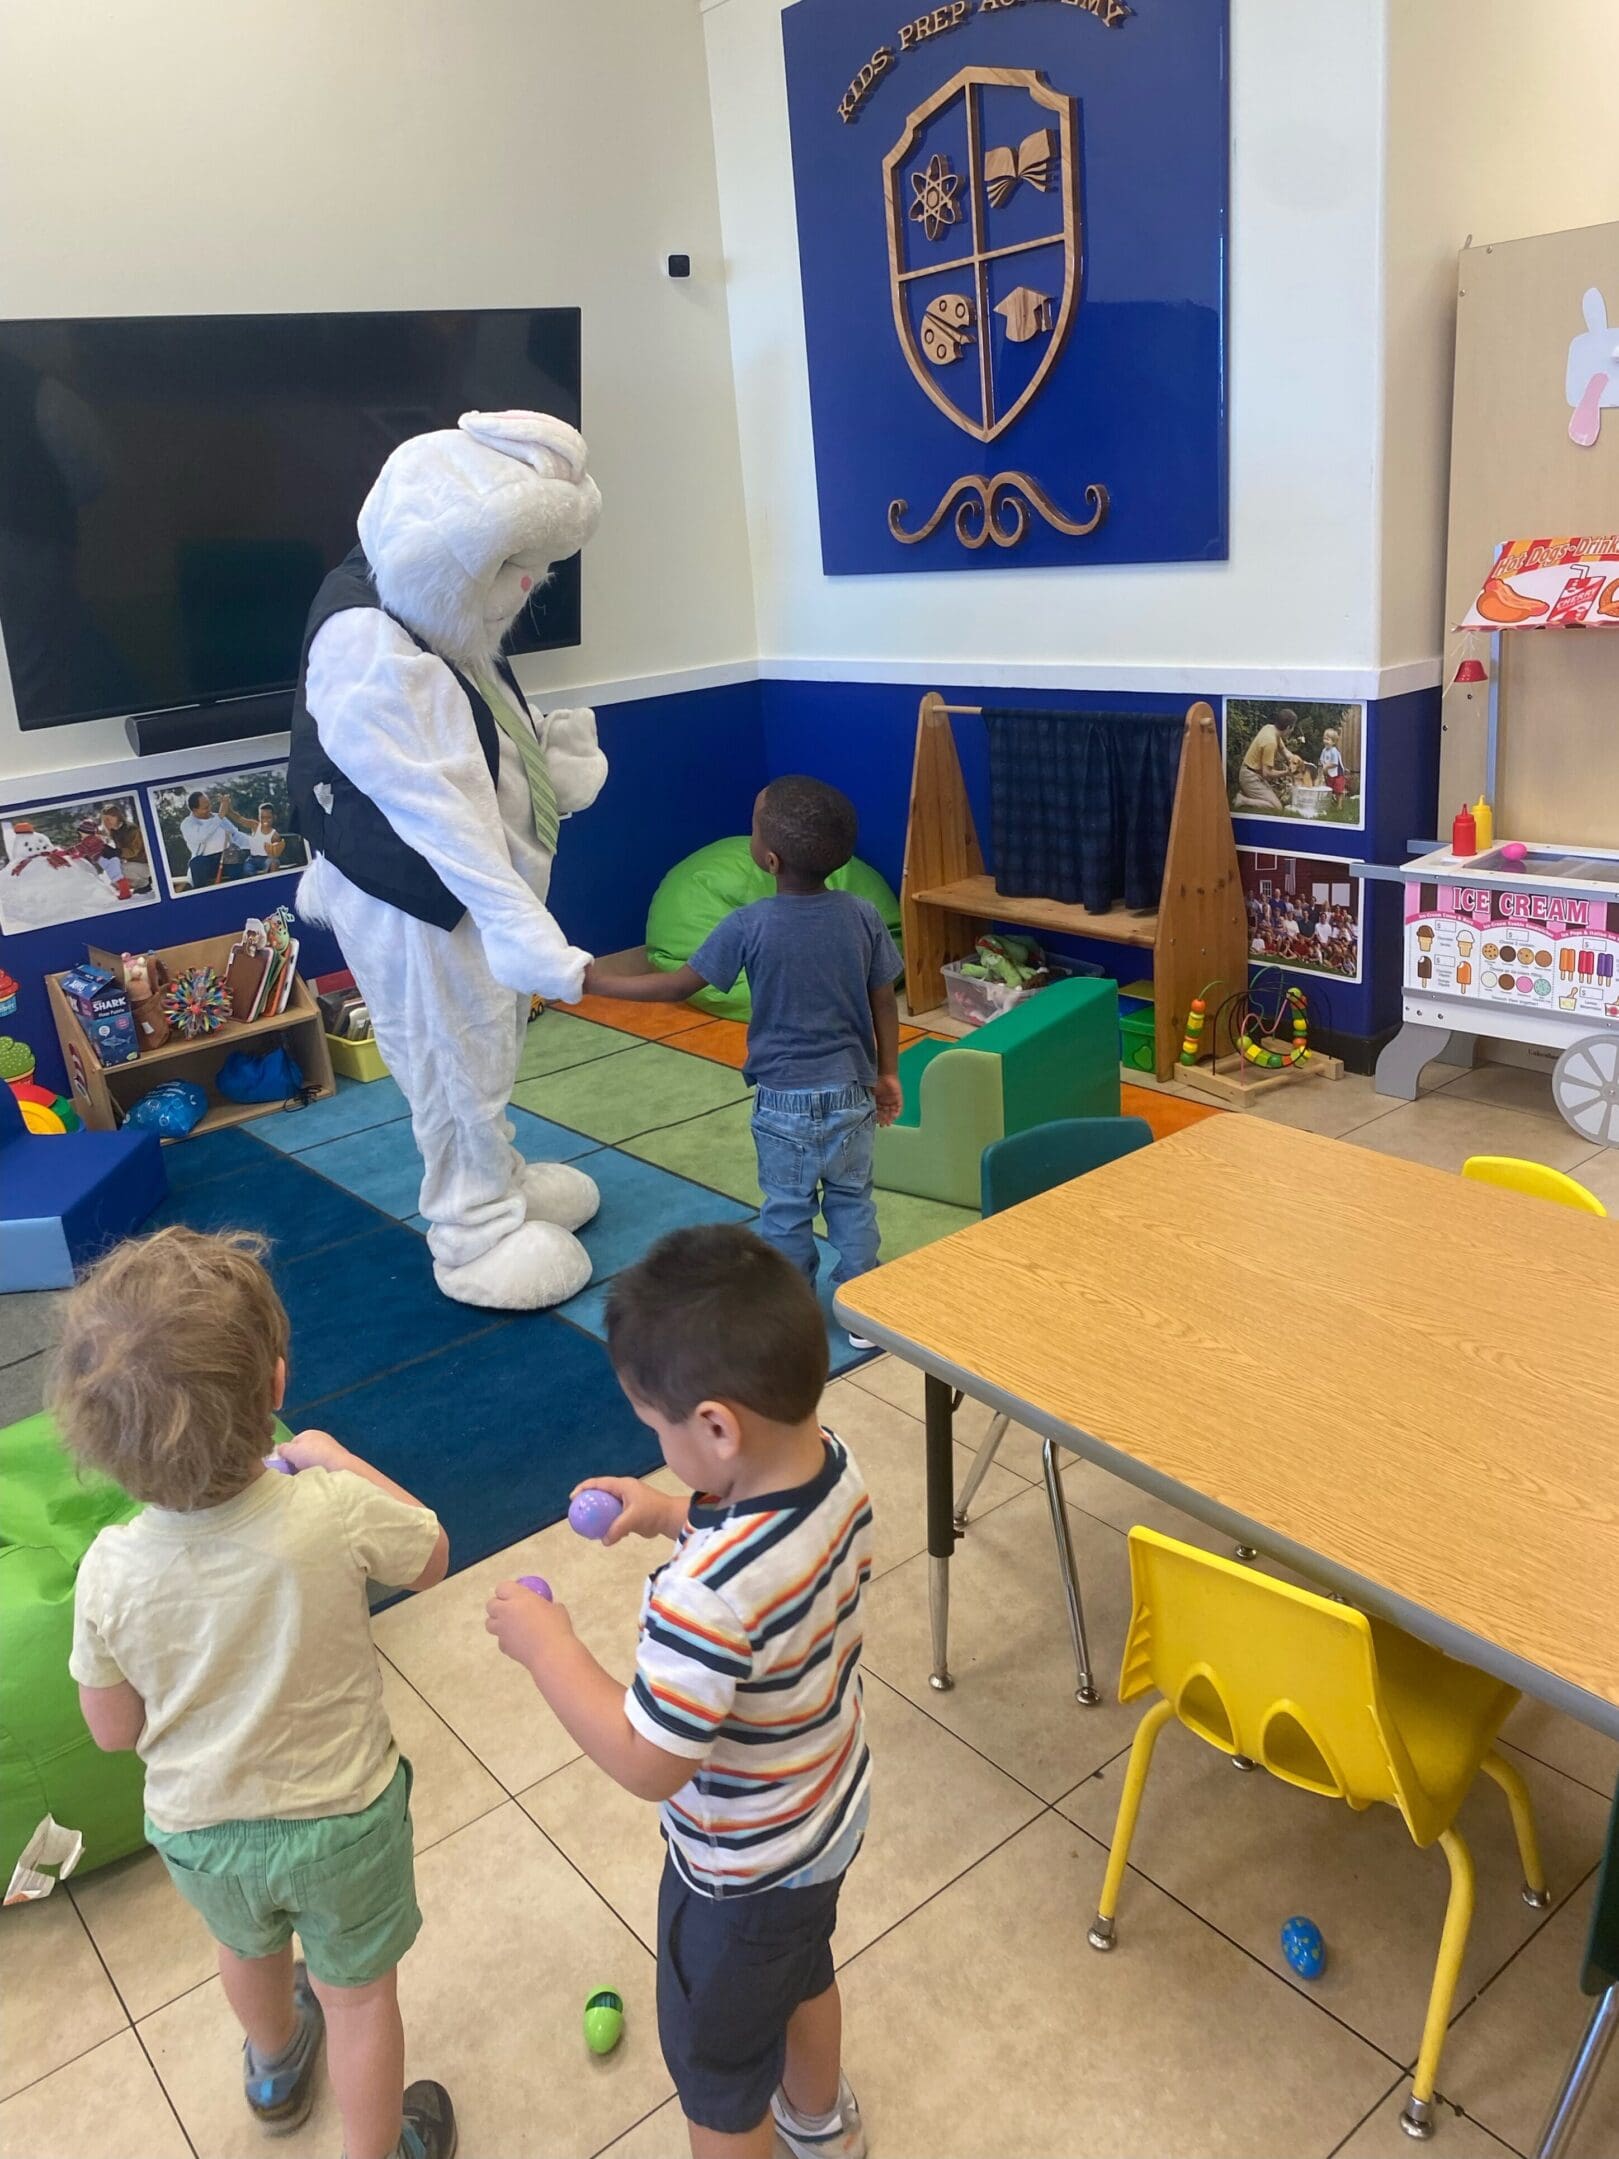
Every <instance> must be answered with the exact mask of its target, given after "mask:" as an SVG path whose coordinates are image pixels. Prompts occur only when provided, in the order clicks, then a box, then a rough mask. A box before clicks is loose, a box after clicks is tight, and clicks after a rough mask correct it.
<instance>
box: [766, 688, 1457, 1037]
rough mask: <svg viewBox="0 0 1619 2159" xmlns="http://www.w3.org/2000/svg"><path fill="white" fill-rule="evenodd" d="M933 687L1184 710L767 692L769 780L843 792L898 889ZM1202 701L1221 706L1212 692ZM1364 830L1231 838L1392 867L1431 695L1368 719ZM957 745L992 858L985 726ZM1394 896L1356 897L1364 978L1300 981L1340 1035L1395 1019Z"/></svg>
mask: <svg viewBox="0 0 1619 2159" xmlns="http://www.w3.org/2000/svg"><path fill="white" fill-rule="evenodd" d="M929 688H932V689H938V690H940V691H941V692H942V694H943V695H944V697H945V699H946V701H947V702H949V703H951V704H985V703H989V704H992V705H1022V706H1029V707H1037V708H1040V709H1043V710H1048V711H1049V710H1057V711H1070V712H1073V711H1088V712H1184V711H1185V709H1186V706H1187V705H1188V704H1189V703H1190V702H1191V700H1190V699H1189V698H1188V697H1185V696H1183V695H1180V694H1179V693H1176V694H1173V695H1143V694H1139V693H1138V694H1130V693H1126V692H1122V691H1053V690H1004V689H1000V690H992V691H985V690H983V689H981V688H979V687H977V686H975V685H972V684H966V683H954V684H951V683H929V684H924V683H917V684H914V685H912V684H877V683H853V682H851V683H810V682H767V683H765V684H764V685H763V699H764V744H765V758H766V762H767V764H768V766H769V770H770V773H771V775H772V777H774V776H775V775H776V774H778V773H782V772H809V773H813V774H814V775H815V776H816V777H817V778H820V779H824V780H828V781H830V782H831V783H832V784H833V785H834V786H836V787H841V788H842V789H843V790H844V792H845V793H846V794H847V795H848V796H849V797H850V798H851V799H852V801H853V802H854V804H855V807H856V809H857V810H858V812H859V814H860V852H861V854H862V855H864V856H865V858H866V859H867V861H869V862H871V863H872V864H873V865H874V866H875V867H876V868H878V869H880V870H881V871H882V873H883V875H884V876H885V877H887V878H888V879H889V881H890V882H891V883H892V884H893V885H894V886H895V887H896V888H897V887H898V884H899V879H900V872H901V869H902V867H903V863H904V856H905V820H906V814H907V809H908V806H909V798H910V785H911V756H912V750H913V747H914V744H915V737H916V710H917V705H918V702H919V700H920V699H921V697H922V695H923V692H924V690H926V689H929ZM1210 702H1211V703H1213V704H1214V705H1215V706H1216V709H1218V706H1219V695H1218V692H1213V693H1210ZM1365 735H1366V745H1367V747H1366V773H1365V788H1364V793H1365V797H1366V805H1367V807H1366V820H1367V822H1366V829H1365V831H1363V832H1346V831H1344V830H1342V829H1341V828H1339V827H1335V826H1331V825H1306V824H1303V823H1291V822H1289V823H1280V824H1279V823H1276V822H1274V821H1270V820H1266V819H1264V818H1257V819H1256V818H1247V817H1239V818H1237V819H1236V820H1235V821H1234V822H1235V829H1236V837H1237V843H1238V845H1239V846H1244V847H1264V848H1275V849H1278V850H1279V851H1281V852H1284V853H1298V854H1308V855H1316V856H1322V857H1330V856H1335V855H1337V856H1342V857H1343V858H1344V859H1345V860H1346V861H1349V860H1354V859H1356V858H1362V857H1363V858H1365V859H1366V860H1368V861H1376V862H1387V863H1396V862H1401V861H1404V860H1405V859H1406V857H1407V855H1408V852H1409V850H1408V848H1407V846H1406V842H1407V841H1408V840H1409V839H1411V838H1414V837H1419V836H1421V835H1422V834H1424V833H1427V832H1431V831H1432V830H1433V829H1434V828H1435V821H1436V818H1437V814H1438V812H1437V807H1436V796H1437V790H1438V776H1439V692H1438V691H1437V690H1422V691H1417V692H1414V693H1412V694H1411V695H1409V696H1404V697H1395V698H1384V699H1382V700H1379V701H1374V702H1372V703H1370V704H1368V706H1367V710H1366V727H1365ZM956 743H957V748H958V751H959V753H960V756H961V764H962V772H963V776H964V778H965V780H966V783H967V793H968V797H969V800H970V801H971V804H972V810H973V817H974V819H975V821H976V823H977V826H978V833H979V839H980V842H981V843H982V844H983V847H984V856H985V860H986V862H987V863H988V864H989V866H990V868H991V869H992V870H993V867H994V863H993V860H992V858H991V852H990V847H989V834H990V814H989V810H990V804H989V756H988V746H987V743H986V739H985V734H984V730H983V728H982V726H981V725H980V724H979V723H978V722H977V721H975V720H972V719H966V720H958V721H957V723H956ZM1399 901H1400V895H1399V889H1398V887H1396V886H1393V885H1381V884H1376V883H1368V885H1367V886H1366V888H1365V891H1364V893H1363V895H1362V946H1363V960H1362V979H1361V980H1360V981H1359V982H1358V983H1357V982H1342V983H1340V982H1330V981H1326V979H1325V978H1324V977H1321V976H1315V975H1309V976H1300V977H1298V979H1299V980H1300V981H1302V982H1303V983H1304V984H1305V986H1306V987H1307V988H1312V989H1313V988H1315V987H1317V986H1321V985H1324V986H1325V989H1326V993H1327V1001H1328V1003H1329V1004H1330V1009H1331V1020H1332V1025H1333V1027H1334V1029H1335V1030H1336V1031H1338V1032H1340V1033H1343V1034H1345V1035H1348V1036H1351V1037H1356V1038H1360V1039H1368V1038H1371V1037H1375V1036H1377V1035H1379V1034H1381V1033H1382V1032H1383V1031H1384V1030H1386V1029H1388V1028H1390V1027H1392V1026H1394V1025H1395V1024H1396V1022H1397V1021H1398V1018H1399V1004H1400V989H1399V978H1400V961H1399V941H1400V933H1399ZM1062 942H1063V948H1064V949H1069V950H1071V951H1072V952H1073V953H1074V954H1076V955H1077V956H1078V957H1081V958H1084V959H1089V960H1091V961H1094V962H1095V963H1096V964H1098V965H1100V966H1102V967H1104V968H1106V969H1107V971H1108V972H1109V973H1111V974H1114V975H1116V977H1117V978H1118V979H1119V980H1121V981H1127V980H1130V979H1133V978H1134V977H1135V976H1136V975H1138V974H1140V973H1141V972H1143V971H1144V965H1145V959H1146V955H1144V954H1142V953H1140V952H1138V951H1136V950H1135V949H1134V948H1133V947H1129V946H1120V945H1105V944H1095V943H1090V942H1085V941H1079V940H1064V941H1062Z"/></svg>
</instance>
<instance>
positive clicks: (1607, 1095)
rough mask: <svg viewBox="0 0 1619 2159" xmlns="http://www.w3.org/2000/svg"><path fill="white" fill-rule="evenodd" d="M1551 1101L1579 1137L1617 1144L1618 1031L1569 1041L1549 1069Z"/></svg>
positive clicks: (1607, 1145)
mask: <svg viewBox="0 0 1619 2159" xmlns="http://www.w3.org/2000/svg"><path fill="white" fill-rule="evenodd" d="M1552 1100H1553V1101H1554V1102H1555V1103H1556V1104H1557V1107H1558V1109H1559V1110H1560V1111H1561V1112H1562V1115H1563V1118H1564V1121H1565V1122H1566V1123H1568V1124H1570V1125H1572V1126H1573V1128H1574V1130H1575V1131H1576V1132H1578V1133H1579V1135H1580V1137H1581V1138H1582V1139H1588V1140H1590V1141H1592V1142H1593V1143H1594V1144H1595V1145H1596V1146H1599V1147H1619V1032H1616V1033H1614V1034H1601V1035H1587V1036H1586V1037H1585V1039H1584V1041H1583V1042H1571V1043H1570V1044H1569V1046H1568V1048H1567V1049H1566V1050H1564V1052H1563V1054H1562V1056H1561V1057H1559V1058H1558V1060H1557V1064H1556V1066H1555V1068H1554V1069H1553V1072H1552Z"/></svg>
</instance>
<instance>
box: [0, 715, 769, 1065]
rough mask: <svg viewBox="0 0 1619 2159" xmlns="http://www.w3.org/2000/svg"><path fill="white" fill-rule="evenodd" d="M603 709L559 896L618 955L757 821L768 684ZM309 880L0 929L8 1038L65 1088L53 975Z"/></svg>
mask: <svg viewBox="0 0 1619 2159" xmlns="http://www.w3.org/2000/svg"><path fill="white" fill-rule="evenodd" d="M597 717H598V726H599V729H600V734H601V741H602V747H603V748H604V749H605V750H606V752H607V760H608V767H609V776H608V782H607V786H606V788H605V789H604V790H603V793H602V795H601V797H600V799H599V800H598V801H597V802H596V804H595V805H594V806H593V807H592V808H591V809H590V810H588V811H586V812H585V814H584V815H583V816H581V817H578V818H570V819H569V820H568V822H567V824H566V825H565V826H564V828H563V834H562V844H561V847H560V849H559V851H558V856H557V867H556V873H555V876H554V879H553V881H552V886H551V905H552V907H553V909H554V910H555V913H556V915H557V918H558V920H559V921H560V922H561V923H562V924H563V926H564V928H565V929H566V930H567V933H568V935H569V937H570V938H571V939H572V940H573V942H574V943H576V944H579V945H582V946H584V947H585V948H586V949H587V950H589V951H592V952H616V951H620V950H622V949H623V947H624V946H626V945H635V944H639V943H640V942H641V939H642V937H643V936H644V935H645V932H646V910H647V902H648V901H649V900H650V899H651V897H652V894H653V891H654V889H655V888H656V886H657V883H658V880H659V878H661V877H662V875H663V873H664V871H665V870H667V869H668V868H669V867H670V866H671V864H673V863H675V862H677V861H679V859H680V857H681V856H682V855H686V854H689V853H690V852H691V851H692V849H693V848H695V847H701V846H702V845H703V844H704V843H705V842H706V841H708V840H713V839H719V838H720V837H722V836H723V835H724V834H726V833H730V832H745V831H747V829H748V826H749V823H750V821H751V815H752V808H753V798H754V796H755V795H756V794H757V793H758V791H759V789H760V788H761V787H762V786H763V785H764V782H765V778H766V770H765V758H764V735H763V728H762V723H761V716H760V695H759V688H758V685H757V684H756V683H751V682H750V683H741V684H737V685H734V686H731V687H727V688H725V689H717V690H701V691H692V692H689V693H687V694H686V695H684V696H679V697H648V698H640V699H637V700H635V701H634V702H632V703H628V704H620V705H609V706H604V707H603V708H602V710H601V712H600V713H599V714H598V716H597ZM218 765H219V757H218V754H217V753H215V752H202V753H200V754H199V758H198V765H197V769H198V771H199V772H201V771H209V770H217V768H218ZM61 793H62V790H61V788H59V787H54V786H52V785H50V784H49V783H48V782H46V783H42V784H41V786H40V789H39V791H38V793H37V795H36V796H35V798H34V799H35V800H36V801H40V802H48V801H51V800H52V799H54V798H56V797H59V796H60V795H61ZM13 807H15V809H16V810H18V811H19V812H25V811H26V805H25V804H22V803H18V804H16V805H11V804H8V805H7V808H8V813H9V812H10V810H11V809H12V808H13ZM297 888H298V880H297V878H296V877H290V876H289V877H277V878H263V879H255V880H254V881H253V882H252V884H251V885H246V884H238V885H232V886H229V887H227V888H225V889H224V890H221V891H219V892H205V893H199V894H198V895H197V896H196V897H195V898H191V897H189V896H188V897H186V898H184V899H177V900H171V899H162V900H160V901H159V902H158V904H157V905H156V906H155V907H143V908H139V909H137V910H136V911H135V912H134V913H133V914H130V915H125V916H120V917H113V916H102V917H99V918H96V919H92V920H88V921H84V922H68V923H63V924H60V925H59V926H58V927H56V928H54V929H48V930H34V931H30V932H29V933H28V934H27V935H26V936H20V937H5V938H0V959H3V961H4V964H5V966H6V968H7V970H8V971H9V972H10V973H11V974H12V975H13V976H14V977H15V978H16V981H17V984H18V990H19V995H18V1003H17V1010H16V1012H15V1013H13V1014H12V1015H11V1016H10V1017H9V1018H6V1019H3V1020H0V1034H11V1035H16V1036H18V1037H19V1038H20V1039H21V1040H23V1041H24V1042H26V1043H28V1045H29V1046H30V1048H31V1049H32V1050H33V1052H34V1055H35V1057H36V1059H37V1060H38V1071H39V1079H40V1084H41V1085H48V1086H52V1087H55V1088H57V1089H59V1090H60V1091H62V1092H63V1093H65V1092H66V1091H67V1078H66V1074H65V1073H64V1071H63V1069H62V1060H61V1053H60V1051H59V1049H58V1047H57V1041H56V1029H55V1026H54V1024H53V1022H52V1020H51V1015H50V1006H49V1003H48V1000H47V998H46V995H45V983H44V978H45V976H46V975H47V974H55V973H57V972H59V971H60V970H61V969H62V968H64V967H71V966H72V965H73V964H74V962H75V961H77V960H81V959H83V957H84V952H85V946H86V945H87V944H90V943H94V944H98V945H101V946H102V947H103V949H111V948H113V947H114V946H115V945H117V944H118V943H119V941H120V940H122V939H125V938H128V939H131V940H133V939H134V938H136V937H138V938H139V939H140V942H141V944H142V946H143V947H144V948H147V949H151V948H154V947H161V946H164V945H174V944H184V943H189V942H190V941H191V940H192V939H194V938H199V937H217V936H220V935H222V934H223V933H224V932H225V931H227V930H237V929H240V928H241V926H242V923H243V921H244V919H245V918H246V917H247V915H249V914H250V913H253V912H255V911H262V910H263V909H264V908H266V907H279V906H283V905H290V904H291V901H292V897H293V894H294V893H295V892H296V890H297ZM299 936H300V943H301V950H300V954H299V964H300V966H301V968H302V970H303V972H304V973H305V974H306V975H311V974H324V973H327V972H328V971H330V970H331V969H334V968H337V967H341V966H342V964H343V959H342V954H341V953H340V952H339V950H338V947H337V941H336V939H335V938H334V937H333V936H332V935H331V933H330V932H329V931H327V930H319V929H314V928H311V927H310V926H309V925H307V924H305V925H302V926H301V928H300V932H299Z"/></svg>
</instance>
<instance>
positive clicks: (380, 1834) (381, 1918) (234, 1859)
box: [146, 1758, 422, 1987]
mask: <svg viewBox="0 0 1619 2159" xmlns="http://www.w3.org/2000/svg"><path fill="white" fill-rule="evenodd" d="M410 1786H411V1768H410V1764H409V1762H407V1761H405V1760H404V1759H403V1758H401V1760H400V1764H399V1767H398V1769H397V1771H396V1772H395V1773H394V1776H393V1777H392V1779H391V1780H390V1782H389V1784H388V1787H387V1789H386V1791H384V1792H383V1793H382V1794H381V1796H380V1797H379V1798H377V1799H374V1800H373V1801H372V1802H371V1804H370V1806H368V1807H366V1808H364V1809H363V1810H362V1811H361V1812H360V1813H359V1814H324V1815H318V1816H316V1817H314V1818H313V1819H311V1820H308V1821H288V1820H277V1819H270V1820H266V1821H257V1822H215V1823H214V1824H213V1825H212V1826H211V1827H210V1828H207V1829H181V1830H174V1831H168V1830H162V1829H155V1828H154V1827H153V1826H152V1824H151V1822H148V1823H147V1824H146V1834H147V1836H148V1837H149V1838H150V1840H151V1842H152V1843H153V1844H155V1845H156V1847H157V1849H158V1850H159V1851H160V1852H161V1853H162V1854H163V1864H164V1865H165V1866H166V1867H167V1868H168V1870H169V1878H170V1880H171V1881H172V1882H173V1883H174V1886H175V1888H176V1889H178V1890H179V1892H180V1894H181V1896H183V1897H184V1898H185V1900H186V1902H187V1903H188V1904H189V1905H191V1906H193V1907H194V1909H195V1910H197V1911H198V1912H200V1913H201V1914H202V1918H203V1922H204V1924H205V1925H206V1926H207V1928H208V1931H209V1933H210V1934H212V1936H213V1937H214V1940H215V1941H216V1942H222V1943H223V1944H224V1945H225V1947H226V1948H227V1949H230V1950H233V1951H234V1952H235V1954H236V1955H237V1956H239V1957H269V1956H274V1955H275V1953H276V1951H277V1950H278V1949H282V1948H284V1947H285V1946H286V1944H287V1943H288V1942H289V1941H290V1940H291V1938H292V1934H293V1930H294V1929H295V1928H296V1930H297V1932H298V1935H299V1938H300V1939H301V1941H302V1942H303V1949H304V1961H305V1962H306V1963H307V1964H308V1966H309V1970H310V1973H311V1975H312V1977H314V1978H316V1979H318V1980H320V1981H321V1983H322V1984H323V1985H324V1986H329V1987H363V1986H369V1985H370V1983H371V1981H372V1980H373V1979H381V1978H383V1977H384V1976H385V1975H386V1974H387V1973H389V1972H391V1971H392V1970H393V1968H394V1966H395V1965H396V1964H397V1963H398V1962H399V1960H400V1958H401V1957H402V1956H403V1955H404V1953H405V1951H406V1950H407V1949H408V1948H409V1947H410V1945H411V1943H412V1942H413V1941H414V1940H415V1939H416V1936H417V1935H418V1934H419V1933H420V1931H421V1925H422V1915H421V1913H420V1911H419V1910H418V1909H417V1906H416V1874H415V1866H414V1846H413V1842H412V1837H411V1824H410Z"/></svg>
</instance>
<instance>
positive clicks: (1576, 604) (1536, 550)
mask: <svg viewBox="0 0 1619 2159" xmlns="http://www.w3.org/2000/svg"><path fill="white" fill-rule="evenodd" d="M1457 628H1458V629H1460V630H1573V629H1583V630H1619V533H1613V532H1609V533H1603V534H1600V535H1595V536H1588V537H1585V538H1578V537H1576V538H1572V539H1563V540H1508V541H1506V542H1505V543H1504V544H1503V545H1502V547H1501V548H1500V550H1499V552H1498V553H1497V555H1496V558H1495V560H1494V562H1493V563H1492V564H1491V565H1490V574H1489V576H1488V577H1487V578H1485V580H1484V583H1483V585H1482V586H1481V588H1480V590H1479V593H1478V597H1477V598H1476V599H1475V600H1474V602H1473V604H1472V606H1471V607H1470V608H1469V609H1468V610H1467V613H1466V614H1465V615H1464V616H1463V617H1462V620H1461V621H1460V622H1459V623H1458V624H1457Z"/></svg>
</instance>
